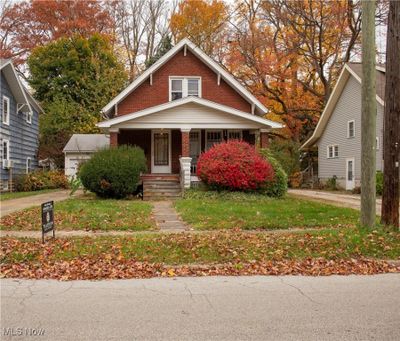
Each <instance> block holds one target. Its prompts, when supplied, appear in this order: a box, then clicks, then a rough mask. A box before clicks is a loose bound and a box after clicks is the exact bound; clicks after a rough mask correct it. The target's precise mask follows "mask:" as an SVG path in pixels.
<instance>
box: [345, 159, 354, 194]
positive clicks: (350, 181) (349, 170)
mask: <svg viewBox="0 0 400 341" xmlns="http://www.w3.org/2000/svg"><path fill="white" fill-rule="evenodd" d="M353 188H354V158H351V159H346V190H352V189H353Z"/></svg>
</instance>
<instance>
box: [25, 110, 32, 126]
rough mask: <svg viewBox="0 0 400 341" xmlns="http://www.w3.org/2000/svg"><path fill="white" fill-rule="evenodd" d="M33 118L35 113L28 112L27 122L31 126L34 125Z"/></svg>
mask: <svg viewBox="0 0 400 341" xmlns="http://www.w3.org/2000/svg"><path fill="white" fill-rule="evenodd" d="M32 117H33V112H32V111H28V112H27V113H26V122H27V123H29V124H32Z"/></svg>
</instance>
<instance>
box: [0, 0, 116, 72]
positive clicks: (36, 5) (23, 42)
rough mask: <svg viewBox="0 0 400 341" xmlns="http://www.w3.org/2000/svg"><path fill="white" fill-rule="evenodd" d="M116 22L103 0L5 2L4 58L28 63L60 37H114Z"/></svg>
mask: <svg viewBox="0 0 400 341" xmlns="http://www.w3.org/2000/svg"><path fill="white" fill-rule="evenodd" d="M112 30H113V21H112V18H111V17H110V15H109V13H108V11H107V10H106V9H105V8H104V7H103V6H102V2H100V1H92V0H86V1H80V0H31V1H22V2H15V3H13V2H11V1H7V0H4V2H3V1H2V14H1V18H0V57H3V58H13V61H14V63H15V64H17V65H18V64H22V63H24V62H25V60H26V58H27V55H28V54H29V52H30V51H31V50H32V49H33V48H34V47H36V46H41V45H44V44H45V43H47V42H49V41H53V40H56V39H57V38H60V37H66V36H67V37H69V36H72V35H75V34H79V35H81V36H83V37H89V36H91V35H93V34H94V33H96V32H97V33H101V34H111V33H112Z"/></svg>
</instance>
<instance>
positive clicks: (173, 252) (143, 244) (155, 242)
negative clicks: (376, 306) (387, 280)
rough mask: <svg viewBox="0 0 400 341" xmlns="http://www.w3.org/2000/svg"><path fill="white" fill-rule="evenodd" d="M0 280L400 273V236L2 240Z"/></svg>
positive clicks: (345, 232) (336, 233) (331, 233)
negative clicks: (395, 263)
mask: <svg viewBox="0 0 400 341" xmlns="http://www.w3.org/2000/svg"><path fill="white" fill-rule="evenodd" d="M0 257H1V262H2V264H3V266H2V276H6V277H13V276H14V277H31V278H37V277H41V278H61V279H73V278H86V279H89V278H130V277H153V276H160V275H163V273H164V274H165V273H167V274H168V273H169V274H170V275H175V274H180V275H188V274H195V275H206V274H256V273H259V274H260V273H261V274H264V273H265V274H266V273H269V274H286V273H293V274H312V275H321V274H322V275H324V274H325V275H326V274H332V273H338V274H347V273H378V272H393V271H400V267H396V266H391V265H389V264H388V263H385V262H383V261H382V260H386V259H389V260H395V259H400V233H398V232H385V231H368V230H363V229H358V228H345V229H341V230H335V229H326V230H319V231H312V232H304V231H302V232H284V233H261V232H260V233H248V232H236V231H214V232H203V233H179V234H152V235H149V234H147V235H145V234H138V235H136V236H132V237H96V238H71V239H56V240H55V241H49V242H47V243H46V244H44V245H43V244H41V242H40V240H33V239H26V238H25V239H17V238H7V237H6V238H3V239H2V242H1V256H0Z"/></svg>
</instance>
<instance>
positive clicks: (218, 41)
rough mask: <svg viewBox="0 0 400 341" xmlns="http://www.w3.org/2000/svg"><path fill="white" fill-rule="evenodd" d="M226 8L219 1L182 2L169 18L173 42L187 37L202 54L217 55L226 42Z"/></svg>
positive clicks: (189, 0) (186, 0)
mask: <svg viewBox="0 0 400 341" xmlns="http://www.w3.org/2000/svg"><path fill="white" fill-rule="evenodd" d="M227 20H228V7H227V5H226V4H225V3H224V2H223V1H221V0H184V1H182V2H181V3H180V4H179V8H178V11H177V12H176V13H174V14H173V15H172V16H171V21H170V28H171V31H172V36H173V38H174V40H175V42H178V41H179V40H181V39H183V38H185V37H187V38H189V39H190V40H192V41H193V42H194V43H195V44H196V45H197V46H199V47H201V48H202V50H203V51H204V52H206V53H207V54H208V55H210V56H214V57H216V58H217V59H219V60H221V59H222V58H221V57H218V55H219V54H220V53H221V51H220V50H221V49H223V47H224V45H225V44H224V43H225V42H226V40H227V32H226V29H227Z"/></svg>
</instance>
